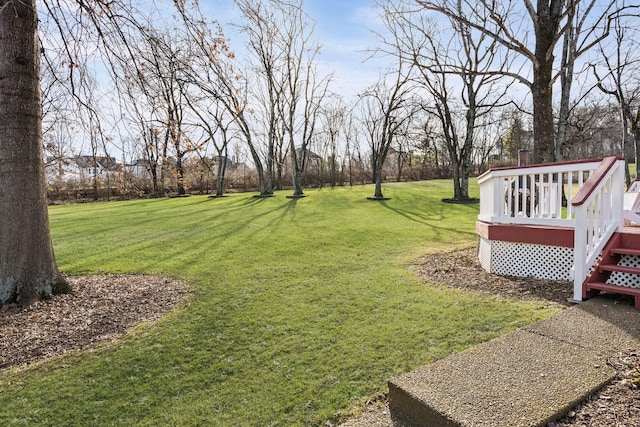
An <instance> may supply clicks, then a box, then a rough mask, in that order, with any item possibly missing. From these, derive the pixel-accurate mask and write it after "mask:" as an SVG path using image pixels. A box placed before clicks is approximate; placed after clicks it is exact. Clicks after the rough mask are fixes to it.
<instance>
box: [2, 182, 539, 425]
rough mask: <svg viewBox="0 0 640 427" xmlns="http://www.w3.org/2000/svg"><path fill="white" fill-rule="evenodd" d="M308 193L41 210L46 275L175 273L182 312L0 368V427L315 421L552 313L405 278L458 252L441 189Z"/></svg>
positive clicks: (451, 212) (453, 217) (457, 224)
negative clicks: (49, 241)
mask: <svg viewBox="0 0 640 427" xmlns="http://www.w3.org/2000/svg"><path fill="white" fill-rule="evenodd" d="M477 191H478V190H477V186H474V187H473V188H472V192H475V193H476V194H477ZM307 193H308V195H309V197H307V198H304V199H298V200H295V199H294V200H289V199H285V197H284V195H285V194H288V193H279V194H278V197H275V198H269V199H256V198H253V197H251V195H247V194H238V195H232V196H230V197H226V198H223V199H216V200H212V199H208V198H206V197H204V196H202V197H200V196H197V197H189V198H179V199H156V200H142V201H131V202H112V203H95V204H86V205H73V206H54V207H52V208H51V209H50V220H51V225H52V233H53V240H54V246H55V250H56V255H57V259H58V264H59V267H60V268H61V270H62V271H64V272H66V273H69V274H73V275H78V274H93V273H105V272H107V273H125V272H126V273H158V274H164V275H168V276H173V277H180V278H183V279H184V280H186V281H187V282H188V283H189V284H190V286H191V289H192V292H193V298H192V302H191V303H190V305H188V306H184V307H181V308H180V309H178V310H177V311H176V312H175V313H173V314H171V315H169V316H168V317H166V318H164V319H162V320H161V321H159V322H156V323H155V324H153V325H151V326H146V327H140V328H138V329H137V330H136V331H134V332H133V333H131V334H129V335H128V336H127V337H126V338H125V339H123V340H122V341H121V342H118V343H116V344H113V345H109V346H103V347H102V348H100V349H97V350H94V351H86V352H79V353H75V354H72V355H68V356H65V357H60V358H56V359H54V360H52V361H48V362H45V363H42V364H39V365H37V366H36V367H34V368H31V369H27V370H22V371H16V370H14V371H6V372H2V373H1V374H0V425H4V426H12V425H16V426H20V425H38V426H41V425H51V426H54V425H55V426H60V425H65V426H74V425H77V426H87V425H100V426H110V425H114V426H115V425H117V426H124V425H140V426H157V425H176V426H189V425H194V426H195V425H214V426H253V425H255V426H276V425H278V426H297V425H305V426H306V425H325V424H326V423H327V422H336V421H339V420H340V419H341V418H343V417H344V416H345V415H346V414H348V413H349V412H350V411H352V410H353V408H355V407H357V405H360V404H362V402H364V401H365V400H366V398H367V397H369V396H371V395H374V394H376V393H379V392H381V391H384V390H385V389H386V381H387V380H388V379H389V378H390V377H392V376H394V375H397V374H400V373H403V372H406V371H409V370H411V369H414V368H417V367H418V366H421V365H423V364H425V363H428V362H430V361H433V360H435V359H438V358H442V357H445V356H447V355H448V354H451V353H452V352H457V351H460V350H463V349H465V348H467V347H469V346H472V345H474V344H477V343H479V342H482V341H485V340H487V339H490V338H492V337H494V336H496V335H498V334H501V333H504V332H506V331H509V330H513V329H514V328H517V327H519V326H522V325H524V324H526V323H529V322H532V321H534V320H537V319H540V318H543V317H546V316H548V315H550V314H551V312H552V309H549V308H547V307H544V306H542V305H539V304H532V303H516V302H509V301H505V300H501V299H497V298H487V297H482V296H478V295H473V294H467V293H463V292H460V291H455V290H451V289H445V288H443V287H439V286H425V285H423V284H421V283H419V281H418V279H417V278H416V277H414V276H413V275H412V273H411V272H409V270H408V268H407V267H408V265H409V264H410V263H411V261H412V260H414V259H416V258H417V257H418V256H420V255H424V254H427V253H434V252H442V251H450V250H453V249H456V248H462V247H470V246H473V245H475V242H476V237H475V234H474V222H475V218H476V216H477V214H478V205H477V204H475V205H452V204H445V203H442V202H440V200H441V199H442V198H444V197H450V195H451V194H450V193H451V190H450V183H449V182H448V181H429V182H421V183H402V184H393V185H387V186H386V187H385V195H386V196H390V197H391V200H389V201H384V202H380V201H368V200H366V197H367V196H370V195H371V194H372V193H373V189H372V187H368V186H367V187H354V188H339V189H335V190H330V189H323V190H312V191H308V192H307ZM141 303H142V304H143V303H144V301H141Z"/></svg>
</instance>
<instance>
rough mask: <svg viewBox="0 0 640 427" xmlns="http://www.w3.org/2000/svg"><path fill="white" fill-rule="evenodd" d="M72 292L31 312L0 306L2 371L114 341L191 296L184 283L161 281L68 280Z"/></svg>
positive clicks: (109, 277)
mask: <svg viewBox="0 0 640 427" xmlns="http://www.w3.org/2000/svg"><path fill="white" fill-rule="evenodd" d="M67 279H68V280H69V283H70V284H71V288H72V290H73V292H72V293H70V294H64V295H56V296H54V297H53V298H51V299H48V300H43V301H38V302H36V303H34V304H32V305H31V306H30V307H28V308H22V307H20V306H18V305H15V304H12V305H5V306H2V307H0V337H2V339H1V340H0V368H1V369H6V368H13V367H17V366H26V365H29V364H31V363H33V362H36V361H40V360H43V359H47V358H50V357H52V356H57V355H61V354H64V353H67V352H69V351H73V350H81V349H86V348H90V347H95V346H96V345H98V344H99V343H104V342H108V341H113V340H116V339H118V338H120V337H122V336H123V335H124V334H125V333H126V332H127V331H128V330H130V329H131V328H133V327H134V326H136V325H138V324H140V323H144V322H151V321H153V320H156V319H159V318H160V317H162V316H164V315H165V314H167V313H168V312H169V311H171V310H172V309H173V308H175V307H176V305H177V304H178V303H180V302H181V301H184V300H185V299H186V297H187V295H188V290H187V287H186V285H185V284H183V283H182V282H179V281H177V280H171V279H167V278H163V277H157V276H133V275H102V276H84V277H69V278H67Z"/></svg>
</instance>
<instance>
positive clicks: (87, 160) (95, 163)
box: [45, 155, 122, 180]
mask: <svg viewBox="0 0 640 427" xmlns="http://www.w3.org/2000/svg"><path fill="white" fill-rule="evenodd" d="M121 168H122V165H120V164H119V163H117V162H116V159H115V158H114V157H109V156H95V157H94V156H90V155H80V156H75V157H69V158H64V159H48V160H47V163H46V165H45V176H46V179H47V180H54V179H56V178H62V177H64V178H65V179H74V178H75V179H80V180H81V179H92V178H94V177H98V178H106V176H107V173H109V172H116V171H119V170H121Z"/></svg>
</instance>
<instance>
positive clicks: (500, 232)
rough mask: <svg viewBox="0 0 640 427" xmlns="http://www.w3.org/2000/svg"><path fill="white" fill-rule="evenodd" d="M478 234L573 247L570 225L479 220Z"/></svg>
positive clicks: (502, 238) (510, 240) (490, 238)
mask: <svg viewBox="0 0 640 427" xmlns="http://www.w3.org/2000/svg"><path fill="white" fill-rule="evenodd" d="M476 234H478V235H479V236H480V237H483V238H485V239H487V240H500V241H503V242H514V243H529V244H532V245H546V246H561V247H565V248H573V229H572V228H568V227H545V226H533V225H519V224H488V223H486V222H481V221H477V222H476Z"/></svg>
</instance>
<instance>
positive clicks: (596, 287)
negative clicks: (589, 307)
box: [585, 282, 640, 310]
mask: <svg viewBox="0 0 640 427" xmlns="http://www.w3.org/2000/svg"><path fill="white" fill-rule="evenodd" d="M585 286H586V288H587V291H604V292H611V293H616V294H623V295H631V296H633V297H634V300H635V301H634V306H635V309H636V310H640V288H630V287H626V286H616V285H610V284H608V283H604V282H594V283H586V284H585Z"/></svg>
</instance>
